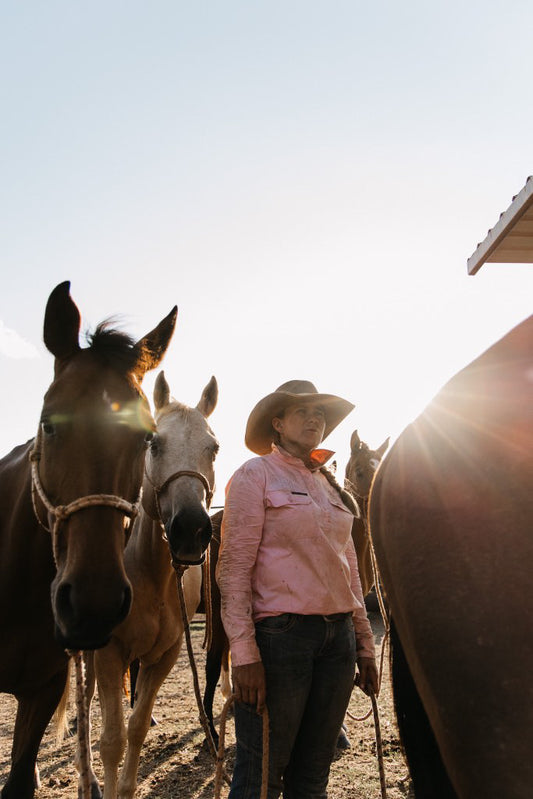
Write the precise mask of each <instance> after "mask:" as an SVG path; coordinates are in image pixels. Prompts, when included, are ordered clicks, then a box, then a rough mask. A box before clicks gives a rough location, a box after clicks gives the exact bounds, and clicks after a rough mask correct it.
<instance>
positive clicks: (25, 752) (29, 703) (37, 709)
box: [1, 663, 67, 799]
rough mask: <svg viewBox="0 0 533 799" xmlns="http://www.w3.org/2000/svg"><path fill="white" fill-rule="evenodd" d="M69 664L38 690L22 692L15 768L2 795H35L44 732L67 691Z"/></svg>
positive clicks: (16, 798)
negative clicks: (28, 692)
mask: <svg viewBox="0 0 533 799" xmlns="http://www.w3.org/2000/svg"><path fill="white" fill-rule="evenodd" d="M66 681H67V664H66V663H65V666H64V667H62V668H61V670H60V671H58V672H57V673H56V674H55V675H54V676H53V677H52V679H51V680H50V681H49V682H48V683H47V684H46V685H45V686H42V687H40V688H39V689H38V692H36V693H34V694H30V695H26V696H18V697H17V699H18V708H17V716H16V719H15V730H14V734H13V747H12V751H11V771H10V773H9V777H8V779H7V782H6V784H5V785H4V789H3V791H2V794H1V796H2V799H33V796H34V791H35V782H36V781H37V782H38V776H37V775H38V771H37V769H36V763H37V753H38V751H39V746H40V744H41V740H42V737H43V735H44V732H45V730H46V728H47V726H48V723H49V722H50V719H51V718H52V716H53V714H54V711H55V709H56V707H57V706H58V704H59V701H60V699H61V697H62V695H63V691H64V689H65V685H66Z"/></svg>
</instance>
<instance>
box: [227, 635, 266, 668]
mask: <svg viewBox="0 0 533 799" xmlns="http://www.w3.org/2000/svg"><path fill="white" fill-rule="evenodd" d="M260 660H261V655H260V653H259V648H258V646H257V644H256V642H255V639H254V640H248V641H235V642H234V643H233V644H232V645H231V665H232V666H246V665H248V663H257V662H258V661H260Z"/></svg>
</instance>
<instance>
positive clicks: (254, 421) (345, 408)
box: [244, 380, 355, 455]
mask: <svg viewBox="0 0 533 799" xmlns="http://www.w3.org/2000/svg"><path fill="white" fill-rule="evenodd" d="M299 402H313V403H317V404H318V405H321V406H322V409H323V411H324V415H325V419H326V427H325V430H324V437H323V438H327V436H329V434H330V433H331V432H332V430H334V429H335V428H336V427H337V425H338V424H340V422H342V420H343V419H344V418H345V417H346V416H348V414H349V413H350V411H352V410H353V408H354V407H355V406H354V405H353V403H351V402H348V400H344V399H341V397H336V396H335V395H334V394H319V392H318V391H317V390H316V388H315V386H314V385H313V384H312V383H311V382H309V380H289V381H288V382H287V383H283V385H281V386H280V387H279V388H277V389H276V391H274V392H273V393H272V394H268V395H267V396H266V397H263V399H262V400H259V402H258V403H257V405H256V406H255V408H254V409H253V410H252V412H251V414H250V416H249V417H248V423H247V425H246V433H245V436H244V441H245V444H246V446H247V447H248V449H251V450H252V452H255V453H256V454H257V455H267V454H268V453H269V452H270V450H271V449H272V442H273V441H274V436H275V432H274V428H273V427H272V419H274V417H276V416H282V415H283V412H284V411H285V409H286V408H287V407H288V406H289V405H294V403H299Z"/></svg>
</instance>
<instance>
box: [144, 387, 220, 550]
mask: <svg viewBox="0 0 533 799" xmlns="http://www.w3.org/2000/svg"><path fill="white" fill-rule="evenodd" d="M217 399H218V386H217V381H216V379H215V378H214V377H212V378H211V380H210V381H209V383H208V384H207V386H206V387H205V388H204V390H203V392H202V396H201V398H200V401H199V402H198V404H197V405H196V407H195V408H191V407H189V406H187V405H183V404H182V403H180V402H176V401H175V400H173V399H171V397H170V389H169V386H168V383H167V381H166V379H165V375H164V372H161V373H160V374H159V375H158V377H157V380H156V383H155V387H154V405H155V409H156V413H155V418H156V424H157V432H156V434H155V436H154V438H153V439H152V441H151V443H150V447H149V450H148V453H147V456H146V469H145V472H146V473H145V481H144V492H143V507H144V509H145V511H146V513H147V514H148V515H149V516H150V517H151V518H152V519H155V520H157V521H159V522H160V523H161V524H162V525H163V527H164V529H165V535H166V538H167V540H168V545H169V548H170V554H171V557H172V562H173V563H174V564H175V565H177V564H182V565H192V564H195V563H201V562H202V560H203V558H204V553H205V550H206V549H207V546H208V545H209V542H210V540H211V535H212V527H211V519H210V517H209V513H208V510H209V505H210V503H211V498H212V496H213V491H214V481H215V473H214V462H215V458H216V454H217V452H218V449H219V445H218V441H217V439H216V437H215V435H214V434H213V431H212V430H211V428H210V427H209V424H208V422H207V419H208V417H209V416H210V415H211V413H212V412H213V410H214V409H215V406H216V404H217Z"/></svg>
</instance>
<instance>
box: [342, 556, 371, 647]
mask: <svg viewBox="0 0 533 799" xmlns="http://www.w3.org/2000/svg"><path fill="white" fill-rule="evenodd" d="M346 554H347V557H348V562H349V564H350V574H351V588H352V592H353V594H354V596H355V598H356V599H357V600H358V602H359V605H360V607H358V608H355V610H354V612H353V626H354V630H355V640H356V643H357V657H358V658H360V657H365V658H373V657H375V656H376V651H375V646H374V633H373V632H372V627H371V626H370V622H369V620H368V616H367V613H366V607H365V600H364V597H363V589H362V587H361V577H360V576H359V568H358V566H357V555H356V554H355V547H354V544H353V541H351V540H350V542H349V544H348V548H347V553H346Z"/></svg>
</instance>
